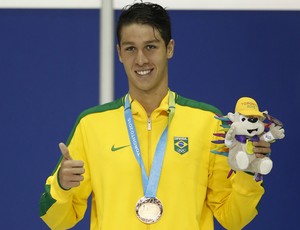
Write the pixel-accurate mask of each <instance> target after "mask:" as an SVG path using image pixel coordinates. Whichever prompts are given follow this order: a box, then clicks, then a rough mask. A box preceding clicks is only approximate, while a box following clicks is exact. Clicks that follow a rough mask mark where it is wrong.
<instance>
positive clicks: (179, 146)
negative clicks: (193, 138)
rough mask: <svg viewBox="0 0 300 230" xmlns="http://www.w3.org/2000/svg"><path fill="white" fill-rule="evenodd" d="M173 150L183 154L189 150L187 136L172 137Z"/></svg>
mask: <svg viewBox="0 0 300 230" xmlns="http://www.w3.org/2000/svg"><path fill="white" fill-rule="evenodd" d="M174 150H175V151H176V152H178V153H180V154H185V153H187V152H188V151H189V138H188V137H174Z"/></svg>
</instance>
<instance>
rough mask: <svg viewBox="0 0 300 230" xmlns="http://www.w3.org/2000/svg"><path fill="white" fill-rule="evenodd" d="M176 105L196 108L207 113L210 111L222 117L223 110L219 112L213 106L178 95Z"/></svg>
mask: <svg viewBox="0 0 300 230" xmlns="http://www.w3.org/2000/svg"><path fill="white" fill-rule="evenodd" d="M176 103H177V104H179V105H182V106H188V107H191V108H195V109H202V110H205V111H210V112H213V113H215V114H219V115H222V112H221V110H219V109H218V108H216V107H215V106H213V105H210V104H206V103H204V102H199V101H195V100H192V99H188V98H185V97H182V96H180V95H178V94H176Z"/></svg>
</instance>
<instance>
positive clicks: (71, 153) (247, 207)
mask: <svg viewBox="0 0 300 230" xmlns="http://www.w3.org/2000/svg"><path fill="white" fill-rule="evenodd" d="M117 36H118V45H117V51H118V55H119V59H120V61H121V62H122V63H123V65H124V68H125V71H126V74H127V76H128V85H129V93H128V95H125V96H124V97H123V98H120V99H118V100H116V101H114V102H111V103H108V104H105V105H101V106H97V107H94V108H91V109H89V110H86V111H84V112H83V113H82V114H81V115H80V116H79V118H78V120H77V122H76V124H75V126H74V129H73V130H72V132H71V135H70V137H69V139H68V142H67V146H68V147H67V146H65V145H64V144H62V143H61V144H60V145H59V146H60V148H61V152H62V158H61V161H60V162H59V164H58V167H57V169H55V171H54V172H53V174H52V175H51V176H50V177H49V178H48V179H47V182H46V186H45V192H44V193H43V195H42V197H41V201H40V215H41V218H42V219H43V220H44V221H45V222H46V223H47V224H48V226H49V227H51V228H52V229H68V228H71V227H72V226H74V225H75V224H76V223H77V222H78V221H80V220H81V219H82V218H83V216H84V213H85V211H86V207H87V199H88V197H89V196H90V195H91V194H92V213H91V229H93V230H94V229H95V230H96V229H97V230H100V229H102V230H120V229H130V230H142V229H153V230H166V229H172V230H185V229H189V230H199V229H201V230H202V229H205V230H209V229H213V228H214V227H213V217H216V218H217V219H218V221H219V222H220V223H221V224H222V225H223V226H224V227H225V228H227V229H241V228H242V227H244V226H245V225H246V224H248V223H249V222H250V221H251V220H252V219H253V218H254V216H255V215H256V214H257V210H256V206H257V204H258V202H259V200H260V198H261V196H262V195H263V193H264V189H263V187H262V186H261V182H255V181H254V180H253V176H251V175H248V174H247V173H244V172H236V174H234V175H232V176H231V177H230V179H227V178H226V177H227V175H228V172H229V170H230V169H229V167H228V164H227V158H226V157H224V156H221V155H216V154H212V153H211V152H210V150H212V149H214V148H215V146H214V144H212V142H211V140H213V139H214V137H213V133H215V132H217V131H218V129H219V128H220V123H219V122H218V121H217V120H216V119H215V118H214V115H215V114H216V113H220V112H219V111H218V110H217V109H216V108H215V107H213V106H210V105H208V104H204V103H200V102H195V101H192V100H189V99H186V98H183V97H181V96H179V95H178V94H176V93H174V92H172V91H170V90H169V89H168V60H169V59H170V58H172V56H173V53H174V40H173V39H172V37H171V27H170V20H169V16H168V14H167V12H166V11H165V10H164V9H163V8H162V7H161V6H159V5H156V4H151V3H136V4H134V5H132V6H130V7H127V8H126V9H124V10H123V12H122V14H121V16H120V18H119V21H118V26H117ZM255 145H256V148H255V149H254V151H255V152H256V153H257V154H264V153H269V152H270V145H269V144H268V143H266V142H257V143H255ZM258 156H259V157H262V156H261V155H258Z"/></svg>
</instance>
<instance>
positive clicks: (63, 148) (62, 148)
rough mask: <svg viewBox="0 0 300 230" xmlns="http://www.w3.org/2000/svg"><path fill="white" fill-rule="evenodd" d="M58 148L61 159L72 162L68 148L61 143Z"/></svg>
mask: <svg viewBox="0 0 300 230" xmlns="http://www.w3.org/2000/svg"><path fill="white" fill-rule="evenodd" d="M58 146H59V148H60V151H61V154H62V155H63V157H64V158H65V159H66V160H72V157H71V156H70V153H69V149H68V147H67V146H66V145H65V144H64V143H62V142H61V143H59V144H58Z"/></svg>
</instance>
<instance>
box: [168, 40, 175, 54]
mask: <svg viewBox="0 0 300 230" xmlns="http://www.w3.org/2000/svg"><path fill="white" fill-rule="evenodd" d="M174 47H175V41H174V39H171V40H170V41H169V43H168V45H167V57H168V59H171V58H172V57H173V54H174Z"/></svg>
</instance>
